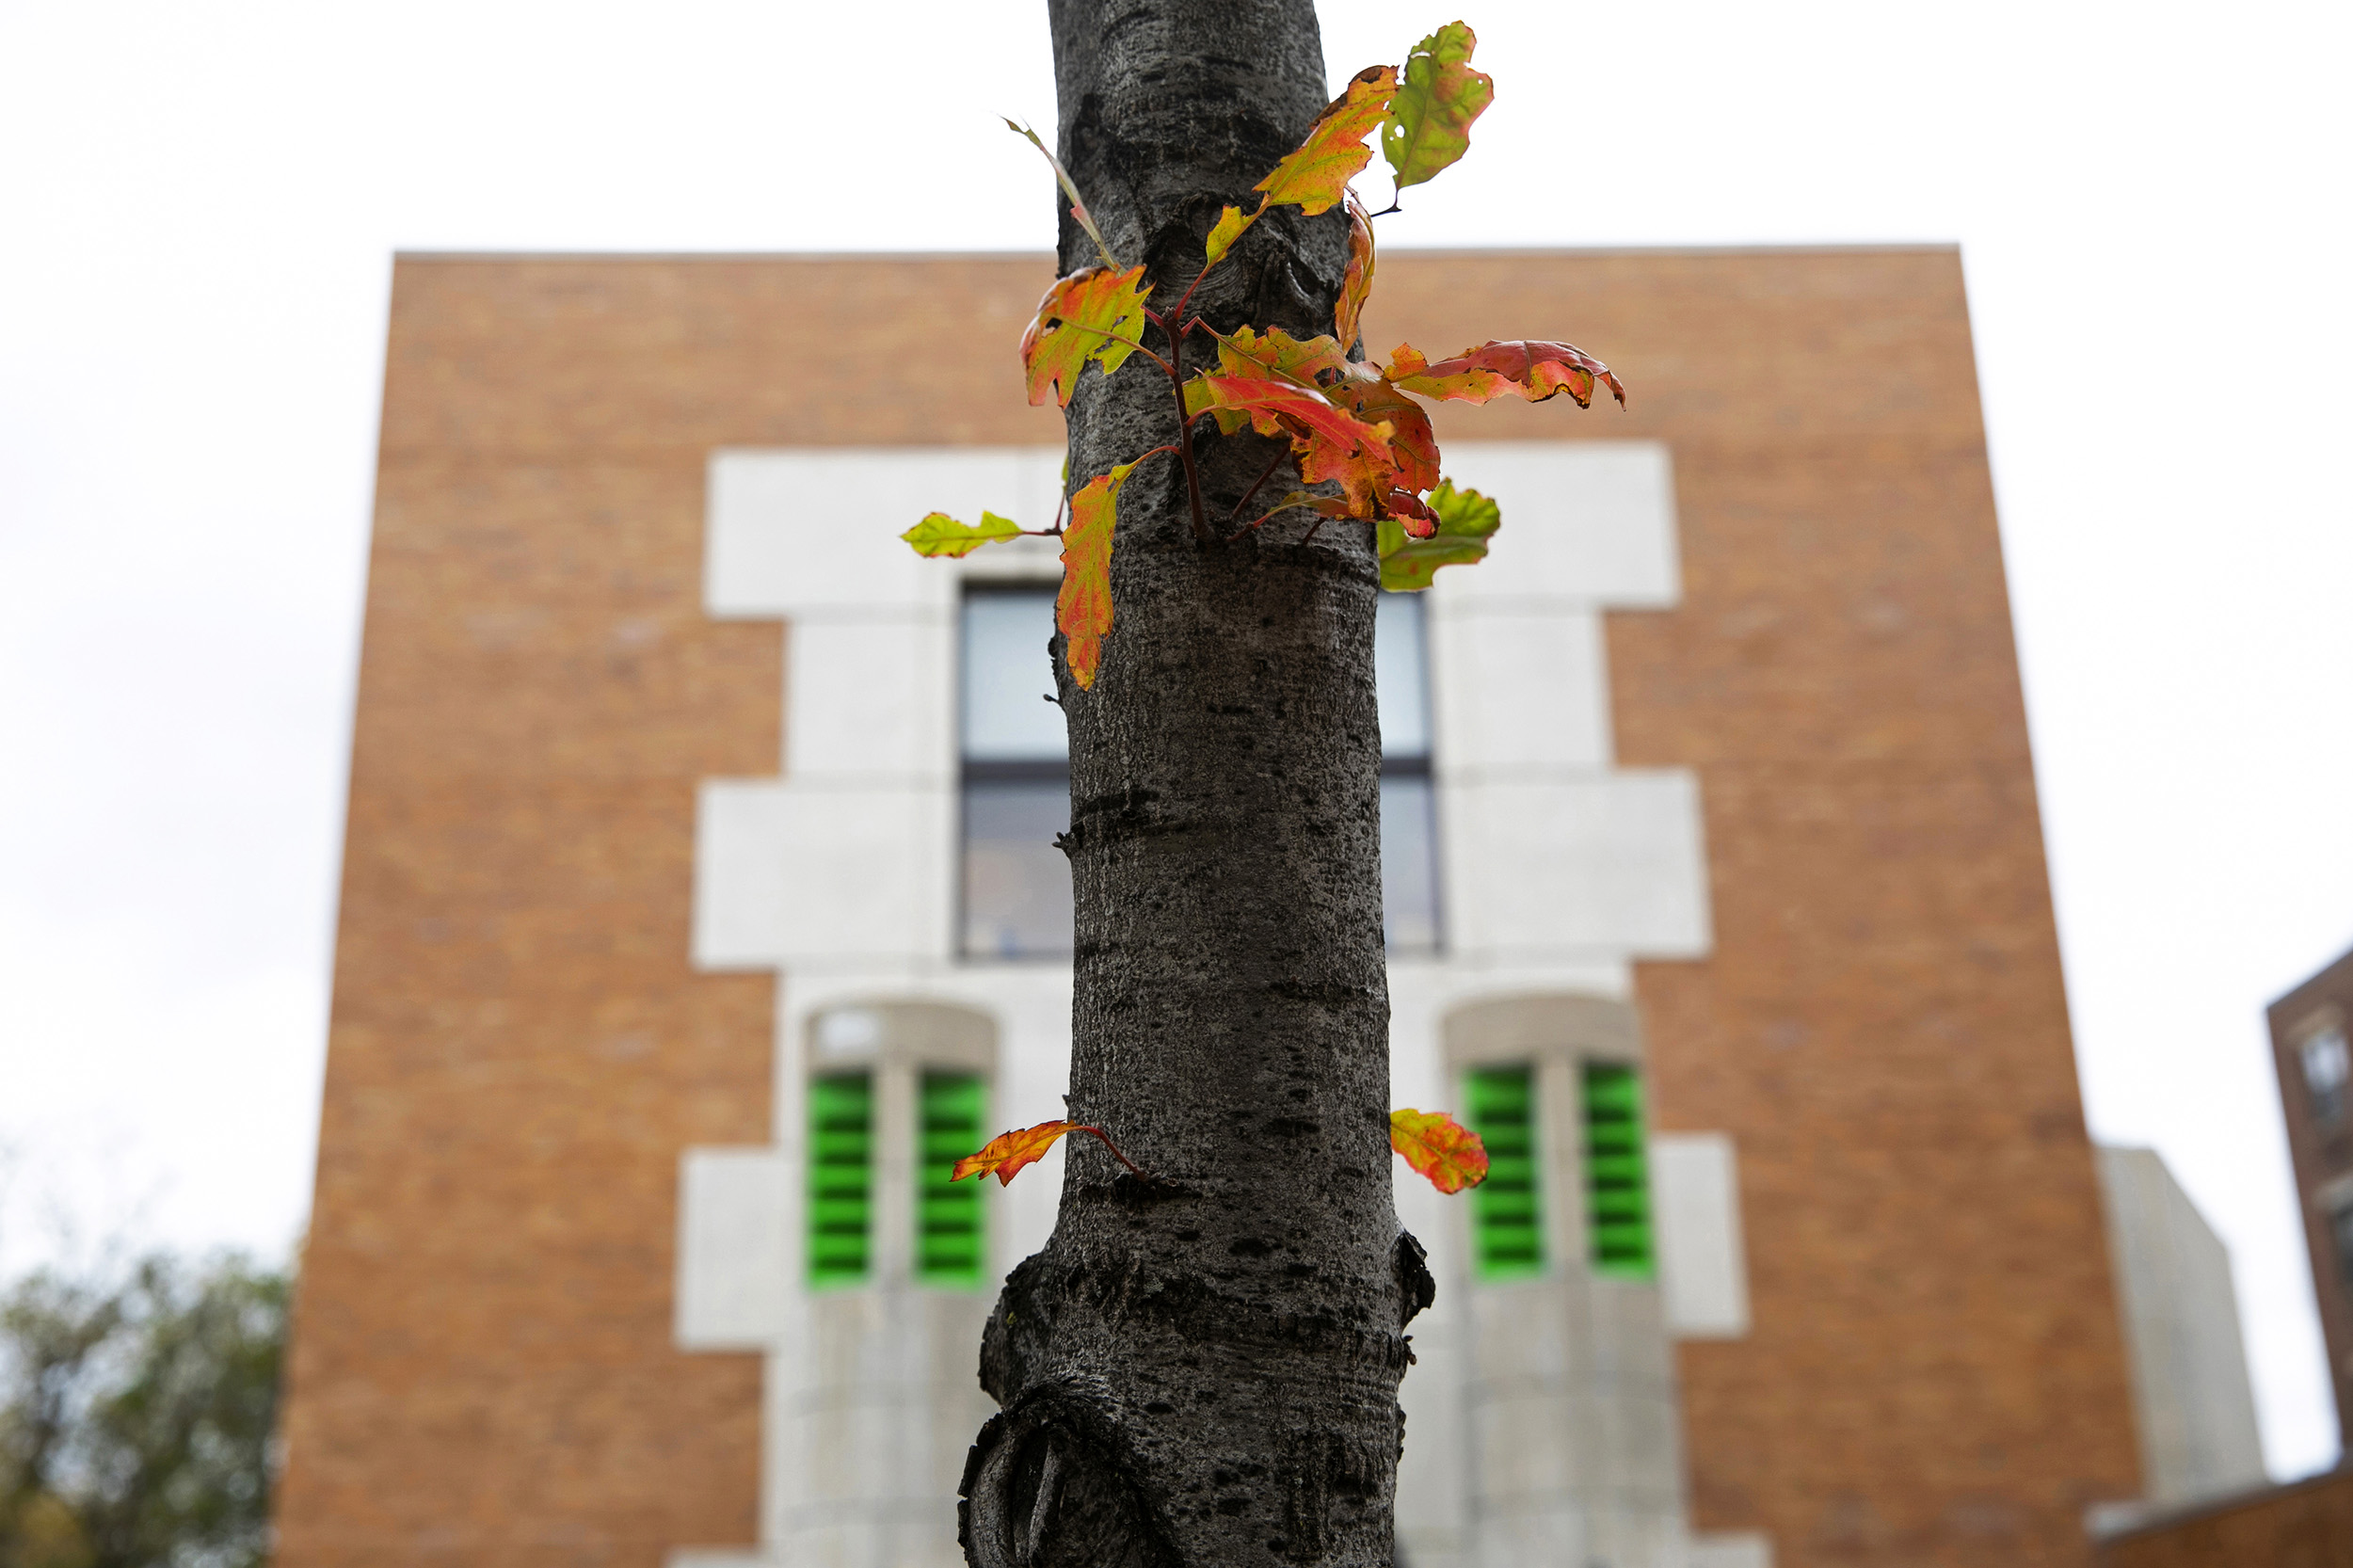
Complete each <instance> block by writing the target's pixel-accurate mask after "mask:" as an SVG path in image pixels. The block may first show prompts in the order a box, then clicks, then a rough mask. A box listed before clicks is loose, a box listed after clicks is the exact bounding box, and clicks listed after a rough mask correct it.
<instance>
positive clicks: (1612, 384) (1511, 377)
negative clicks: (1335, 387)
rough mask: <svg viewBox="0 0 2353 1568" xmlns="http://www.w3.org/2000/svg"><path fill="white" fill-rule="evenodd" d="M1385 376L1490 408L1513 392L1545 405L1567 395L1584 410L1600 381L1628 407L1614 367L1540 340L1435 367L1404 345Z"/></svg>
mask: <svg viewBox="0 0 2353 1568" xmlns="http://www.w3.org/2000/svg"><path fill="white" fill-rule="evenodd" d="M1385 374H1386V375H1387V376H1388V378H1389V379H1390V380H1391V381H1392V382H1394V383H1395V384H1397V385H1398V386H1400V387H1402V388H1404V389H1405V390H1406V391H1407V392H1419V393H1420V394H1421V395H1422V396H1424V397H1436V398H1444V399H1449V400H1450V401H1453V402H1458V403H1484V402H1486V401H1487V400H1488V399H1490V398H1495V397H1501V396H1503V395H1504V394H1505V393H1506V392H1509V393H1511V394H1512V395H1513V396H1515V397H1524V398H1526V399H1528V401H1529V402H1530V403H1542V402H1543V401H1545V399H1546V398H1548V397H1552V396H1555V395H1556V394H1558V393H1561V392H1567V393H1568V394H1569V395H1570V396H1571V397H1573V398H1575V399H1576V400H1577V407H1578V408H1591V407H1593V383H1594V381H1595V380H1596V379H1599V380H1600V381H1602V382H1603V383H1604V384H1606V385H1607V386H1608V387H1609V390H1610V392H1613V393H1615V394H1616V396H1617V399H1618V407H1620V408H1625V387H1624V386H1622V385H1620V384H1619V381H1618V378H1617V377H1616V376H1612V375H1611V374H1610V373H1609V366H1608V365H1606V364H1603V363H1602V362H1601V361H1600V360H1596V359H1594V358H1593V356H1592V355H1590V354H1588V353H1586V352H1585V351H1584V350H1583V349H1581V348H1577V347H1575V346H1574V345H1572V344H1565V343H1545V342H1541V341H1538V340H1535V339H1518V340H1514V341H1513V342H1510V343H1482V344H1480V345H1479V346H1478V347H1476V348H1465V350H1463V352H1462V353H1460V354H1457V355H1456V356H1454V358H1452V359H1450V360H1439V361H1438V362H1437V363H1435V364H1432V363H1430V362H1429V361H1428V360H1424V359H1423V358H1422V357H1421V356H1420V355H1419V354H1418V353H1417V352H1415V350H1414V346H1413V344H1398V346H1397V352H1395V353H1394V354H1391V355H1390V356H1389V368H1388V370H1387V372H1386V373H1385Z"/></svg>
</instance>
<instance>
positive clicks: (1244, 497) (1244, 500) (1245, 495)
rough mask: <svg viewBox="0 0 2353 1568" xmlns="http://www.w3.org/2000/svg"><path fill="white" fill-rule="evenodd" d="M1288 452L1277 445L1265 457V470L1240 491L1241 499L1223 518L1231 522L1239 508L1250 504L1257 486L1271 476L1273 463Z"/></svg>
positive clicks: (1239, 513)
mask: <svg viewBox="0 0 2353 1568" xmlns="http://www.w3.org/2000/svg"><path fill="white" fill-rule="evenodd" d="M1288 453H1289V449H1288V448H1286V447H1280V446H1278V447H1276V448H1275V449H1274V456H1272V457H1270V458H1268V459H1267V465H1266V472H1264V473H1261V474H1259V475H1258V477H1257V483H1255V484H1253V485H1252V486H1251V487H1250V488H1248V489H1246V490H1244V491H1242V492H1241V500H1240V501H1237V502H1235V503H1234V509H1233V510H1232V511H1230V512H1228V513H1226V514H1225V520H1226V521H1227V522H1231V521H1233V520H1235V519H1236V518H1238V517H1240V516H1241V509H1242V508H1243V507H1244V506H1247V505H1249V504H1250V498H1251V497H1252V496H1254V495H1257V493H1258V486H1260V485H1263V484H1265V483H1266V482H1267V481H1268V480H1269V479H1270V478H1272V477H1273V474H1274V465H1275V464H1277V463H1279V462H1281V461H1282V460H1283V458H1284V457H1285V456H1287V455H1288Z"/></svg>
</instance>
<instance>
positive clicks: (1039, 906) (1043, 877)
mask: <svg viewBox="0 0 2353 1568" xmlns="http://www.w3.org/2000/svg"><path fill="white" fill-rule="evenodd" d="M1053 635H1054V590H1053V589H1052V588H974V589H973V590H971V591H970V592H968V593H967V594H966V596H965V600H964V625H963V637H962V643H963V648H962V653H963V658H962V661H961V663H962V669H963V682H964V685H963V692H962V694H961V695H962V701H961V704H960V707H961V718H962V726H961V730H962V747H963V769H962V772H963V785H964V790H963V812H964V856H963V864H962V868H961V870H962V890H963V904H964V910H963V921H962V924H963V931H962V937H961V945H962V947H963V950H964V954H965V956H966V957H968V958H1067V957H1069V956H1070V862H1069V861H1068V860H1066V859H1065V858H1064V856H1063V852H1062V851H1061V850H1059V849H1057V848H1055V847H1054V836H1055V835H1056V834H1058V833H1061V832H1062V831H1063V830H1064V829H1065V828H1066V827H1068V826H1069V825H1070V742H1069V737H1068V735H1067V733H1066V732H1065V731H1064V728H1063V716H1062V710H1061V709H1060V708H1058V707H1056V706H1055V705H1054V704H1053V703H1051V702H1048V701H1046V700H1045V698H1047V697H1049V696H1052V695H1053V693H1054V669H1053V664H1052V661H1051V659H1050V658H1049V656H1048V653H1047V651H1046V645H1047V643H1048V640H1049V639H1051V638H1052V636H1053ZM966 1152H967V1153H969V1152H970V1151H969V1150H967V1151H966Z"/></svg>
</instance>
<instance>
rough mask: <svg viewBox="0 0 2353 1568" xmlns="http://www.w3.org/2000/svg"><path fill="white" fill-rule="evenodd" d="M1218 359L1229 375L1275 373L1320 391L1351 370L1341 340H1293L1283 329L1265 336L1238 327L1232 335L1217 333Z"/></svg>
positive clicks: (1247, 328)
mask: <svg viewBox="0 0 2353 1568" xmlns="http://www.w3.org/2000/svg"><path fill="white" fill-rule="evenodd" d="M1217 359H1218V368H1219V369H1220V370H1222V371H1224V372H1225V374H1226V375H1228V376H1257V375H1262V374H1265V373H1268V372H1272V373H1273V374H1274V375H1277V376H1288V377H1289V378H1290V379H1291V380H1294V381H1304V382H1306V383H1307V384H1309V385H1311V386H1315V387H1319V388H1320V387H1322V386H1324V385H1325V384H1326V383H1327V382H1329V381H1331V380H1333V379H1334V378H1336V377H1338V376H1346V375H1347V374H1348V371H1349V365H1348V350H1347V349H1346V348H1344V347H1342V346H1341V344H1340V342H1339V340H1338V339H1337V338H1325V337H1314V338H1294V337H1292V336H1291V335H1290V334H1289V332H1286V331H1284V330H1283V329H1282V328H1280V327H1274V328H1269V329H1268V330H1267V331H1266V332H1265V333H1264V334H1263V335H1261V334H1260V333H1259V332H1258V331H1257V330H1256V329H1255V328H1249V327H1237V328H1234V330H1233V332H1232V334H1231V335H1230V336H1229V335H1228V334H1226V333H1224V332H1220V333H1218V334H1217Z"/></svg>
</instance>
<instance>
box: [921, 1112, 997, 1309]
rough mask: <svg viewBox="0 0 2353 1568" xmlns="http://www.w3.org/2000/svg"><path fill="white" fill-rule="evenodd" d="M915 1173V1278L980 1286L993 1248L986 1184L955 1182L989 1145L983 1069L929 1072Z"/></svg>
mask: <svg viewBox="0 0 2353 1568" xmlns="http://www.w3.org/2000/svg"><path fill="white" fill-rule="evenodd" d="M920 1100H921V1104H920V1108H919V1111H920V1116H921V1128H920V1131H919V1132H918V1134H917V1144H916V1155H915V1159H916V1172H915V1193H916V1197H915V1204H916V1213H915V1276H916V1278H918V1279H920V1280H921V1281H922V1282H923V1283H924V1284H925V1285H944V1286H951V1287H954V1288H960V1289H967V1290H976V1289H978V1288H980V1286H981V1275H982V1272H983V1267H984V1259H985V1256H986V1252H987V1248H986V1245H985V1239H984V1235H983V1232H982V1228H981V1227H982V1217H983V1215H984V1213H985V1212H986V1205H985V1202H984V1194H985V1192H986V1191H987V1187H988V1184H987V1183H986V1182H985V1181H977V1180H976V1181H954V1180H952V1179H951V1178H952V1176H954V1175H955V1169H956V1161H957V1160H961V1159H963V1158H964V1157H965V1156H966V1155H968V1154H973V1153H976V1152H978V1151H979V1149H980V1146H981V1145H982V1144H984V1143H986V1142H988V1134H987V1133H986V1132H984V1131H983V1130H982V1128H983V1127H984V1124H985V1123H986V1121H987V1120H988V1104H987V1094H986V1091H985V1089H984V1087H983V1085H982V1083H981V1079H980V1075H979V1074H977V1073H925V1074H924V1075H923V1077H922V1083H921V1088H920Z"/></svg>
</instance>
